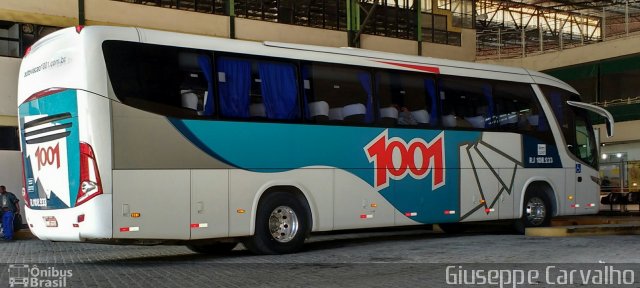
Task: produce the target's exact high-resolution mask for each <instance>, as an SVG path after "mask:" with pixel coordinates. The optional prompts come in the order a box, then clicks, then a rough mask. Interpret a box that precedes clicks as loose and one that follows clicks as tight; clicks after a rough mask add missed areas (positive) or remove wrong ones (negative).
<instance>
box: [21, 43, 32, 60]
mask: <svg viewBox="0 0 640 288" xmlns="http://www.w3.org/2000/svg"><path fill="white" fill-rule="evenodd" d="M29 53H31V46H29V47H27V49H26V50H24V55H23V56H22V57H23V58H24V57H27V55H29Z"/></svg>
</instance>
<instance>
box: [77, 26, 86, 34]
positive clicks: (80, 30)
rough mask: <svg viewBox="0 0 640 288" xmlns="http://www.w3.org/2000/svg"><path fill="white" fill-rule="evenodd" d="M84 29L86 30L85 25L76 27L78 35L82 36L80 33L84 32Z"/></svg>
mask: <svg viewBox="0 0 640 288" xmlns="http://www.w3.org/2000/svg"><path fill="white" fill-rule="evenodd" d="M82 29H84V25H76V33H78V34H80V32H82Z"/></svg>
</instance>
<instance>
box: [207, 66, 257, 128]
mask: <svg viewBox="0 0 640 288" xmlns="http://www.w3.org/2000/svg"><path fill="white" fill-rule="evenodd" d="M216 63H217V66H218V72H223V73H224V74H225V79H224V80H225V81H224V82H222V81H221V82H220V83H219V85H218V90H219V92H220V110H221V113H222V116H225V117H241V118H247V117H249V102H250V99H249V92H250V91H251V62H249V61H244V60H238V59H230V58H224V57H223V58H219V59H218V61H217V62H216Z"/></svg>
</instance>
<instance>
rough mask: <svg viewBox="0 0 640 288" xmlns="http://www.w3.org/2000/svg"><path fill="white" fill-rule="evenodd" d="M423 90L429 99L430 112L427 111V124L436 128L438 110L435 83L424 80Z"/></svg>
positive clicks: (431, 80) (430, 80)
mask: <svg viewBox="0 0 640 288" xmlns="http://www.w3.org/2000/svg"><path fill="white" fill-rule="evenodd" d="M424 88H425V89H426V90H427V96H429V98H430V99H431V111H429V123H430V124H431V126H436V124H438V109H437V107H438V106H436V105H437V104H436V103H437V102H436V101H437V100H436V99H437V97H436V96H437V95H436V94H437V93H436V81H434V80H433V79H424Z"/></svg>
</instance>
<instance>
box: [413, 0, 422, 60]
mask: <svg viewBox="0 0 640 288" xmlns="http://www.w3.org/2000/svg"><path fill="white" fill-rule="evenodd" d="M415 3H416V10H417V11H418V15H417V18H416V22H417V26H418V27H416V28H417V30H416V33H417V34H418V35H416V36H417V37H416V40H418V56H422V1H416V2H415Z"/></svg>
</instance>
